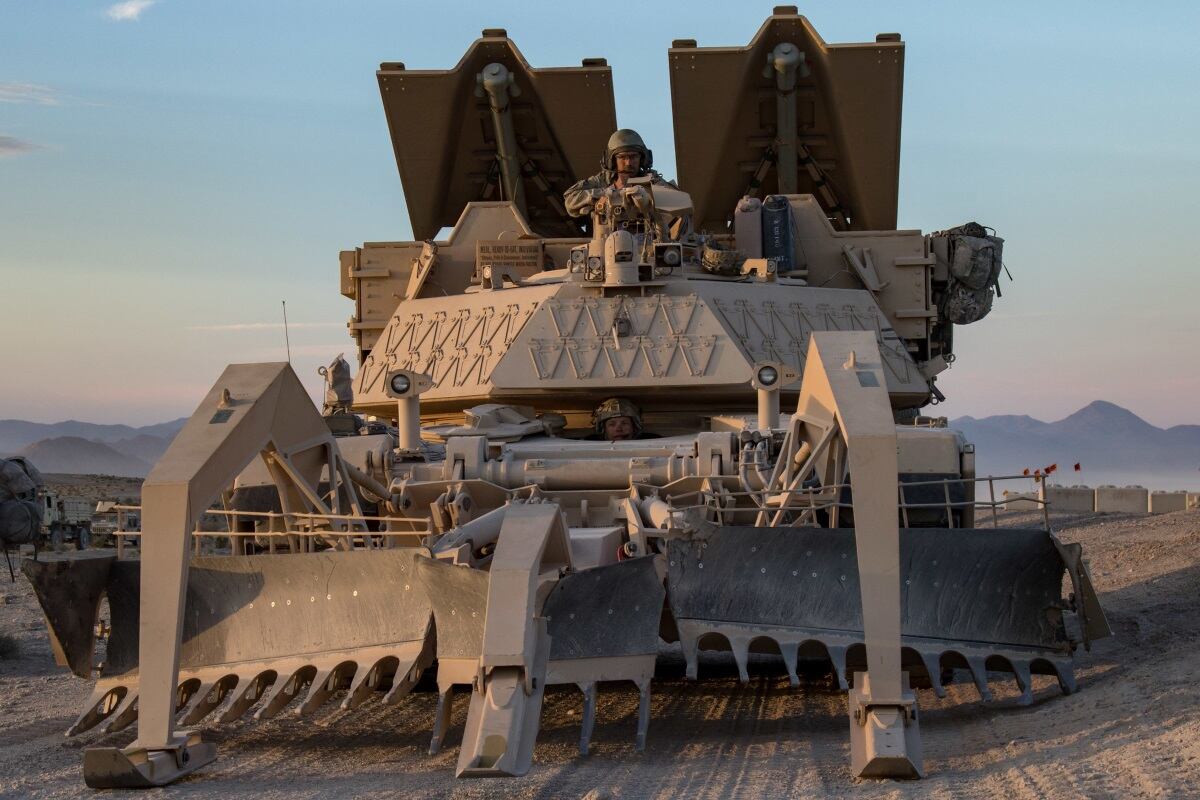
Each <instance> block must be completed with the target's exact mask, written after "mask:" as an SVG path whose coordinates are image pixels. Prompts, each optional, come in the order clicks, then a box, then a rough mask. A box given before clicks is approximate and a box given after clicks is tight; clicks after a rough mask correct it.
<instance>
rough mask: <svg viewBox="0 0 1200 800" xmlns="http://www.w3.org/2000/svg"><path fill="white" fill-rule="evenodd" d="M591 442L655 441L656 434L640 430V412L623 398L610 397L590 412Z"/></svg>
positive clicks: (589, 437)
mask: <svg viewBox="0 0 1200 800" xmlns="http://www.w3.org/2000/svg"><path fill="white" fill-rule="evenodd" d="M592 427H593V429H594V431H595V432H594V433H592V434H591V435H590V436H588V437H587V438H588V439H590V440H593V441H606V442H623V441H627V440H629V439H657V438H659V437H658V434H655V433H647V432H646V431H645V430H643V429H642V412H641V411H639V410H638V407H637V406H635V405H634V404H633V402H632V401H630V400H627V399H625V398H624V397H610V398H608V399H607V400H605V401H604V402H603V403H601V404H600V405H599V406H597V407H596V410H595V411H594V412H592Z"/></svg>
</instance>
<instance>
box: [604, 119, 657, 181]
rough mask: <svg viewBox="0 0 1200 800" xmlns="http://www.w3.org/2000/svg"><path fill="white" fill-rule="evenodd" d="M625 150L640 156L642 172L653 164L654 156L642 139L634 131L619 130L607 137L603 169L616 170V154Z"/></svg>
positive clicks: (627, 129)
mask: <svg viewBox="0 0 1200 800" xmlns="http://www.w3.org/2000/svg"><path fill="white" fill-rule="evenodd" d="M626 150H634V151H636V152H638V153H641V155H642V172H646V171H647V170H649V169H650V167H651V166H652V165H653V163H654V154H653V153H652V152H650V149H649V148H648V147H646V143H645V142H643V141H642V137H641V136H639V135H638V132H637V131H635V130H630V129H629V128H621V129H620V130H618V131H613V134H612V136H609V137H608V147H606V148H605V149H604V168H605V169H609V170H616V168H617V153H621V152H624V151H626Z"/></svg>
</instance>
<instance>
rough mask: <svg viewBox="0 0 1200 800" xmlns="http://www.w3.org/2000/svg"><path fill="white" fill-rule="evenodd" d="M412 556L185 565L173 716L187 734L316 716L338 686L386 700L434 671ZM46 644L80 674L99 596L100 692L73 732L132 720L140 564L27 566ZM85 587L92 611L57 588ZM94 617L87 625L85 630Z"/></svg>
mask: <svg viewBox="0 0 1200 800" xmlns="http://www.w3.org/2000/svg"><path fill="white" fill-rule="evenodd" d="M419 552H420V551H419V550H417V549H415V548H406V549H401V548H397V549H392V550H374V551H363V550H358V551H349V552H345V551H332V550H331V551H326V552H321V553H313V554H305V555H275V556H271V555H256V556H215V557H202V558H196V559H193V561H192V564H191V569H190V570H189V571H188V578H187V595H186V601H185V606H184V607H185V613H184V626H183V643H182V648H181V651H180V661H179V678H178V687H177V692H176V713H177V717H178V720H179V724H181V725H184V726H191V725H195V724H197V723H200V722H201V721H203V720H205V719H208V718H210V717H215V718H216V720H217V721H219V722H229V721H232V720H234V719H237V718H238V717H241V716H242V715H244V714H247V713H248V712H251V710H253V714H254V717H255V718H256V719H269V718H271V717H274V716H276V715H278V714H280V713H282V712H284V711H285V710H287V709H289V707H291V708H292V710H294V712H295V713H297V714H302V715H303V714H311V713H313V712H315V711H317V709H319V708H320V707H322V706H323V705H324V704H325V703H327V702H328V701H329V700H331V699H333V697H334V696H335V694H337V693H338V692H339V691H340V690H342V689H345V690H346V692H345V694H344V695H338V696H340V697H342V698H343V699H342V700H341V703H340V706H341V708H343V709H350V708H354V707H356V706H358V705H361V704H362V703H363V702H365V701H366V700H368V699H369V698H370V697H371V696H373V695H375V694H376V692H377V691H378V692H382V691H384V690H387V694H386V695H384V697H385V698H386V699H388V700H390V701H393V702H394V701H395V700H396V699H397V698H398V697H399V696H401V695H403V694H404V693H405V692H407V691H408V690H409V689H410V688H411V687H412V686H413V684H414V683H415V682H416V680H417V679H418V678H419V677H420V674H421V672H422V671H423V670H424V669H425V668H426V667H428V666H429V665H430V664H431V663H432V659H433V643H432V640H431V619H432V617H431V612H430V606H429V600H428V598H427V597H426V595H425V591H424V587H423V586H422V584H421V583H420V581H419V580H417V576H416V573H415V564H414V560H415V559H417V558H419V557H420V556H419V555H418V553H419ZM24 568H25V572H26V574H27V575H28V576H29V577H30V580H31V581H32V582H33V585H34V587H35V590H36V591H37V594H38V597H39V600H40V601H41V602H42V607H43V609H44V610H45V612H46V618H47V621H48V623H49V625H50V629H51V633H52V636H53V640H54V641H56V642H59V643H60V644H61V649H62V650H63V651H64V653H66V654H67V660H68V662H69V663H70V665H71V666H72V669H74V670H75V671H76V673H77V674H82V675H85V676H87V675H89V674H90V671H91V662H90V660H91V659H93V658H94V655H93V654H94V651H95V639H94V624H95V620H96V617H97V610H98V603H99V597H100V593H101V591H102V592H103V593H106V594H107V596H108V599H109V611H110V617H111V621H110V633H109V636H108V640H107V646H106V648H105V654H104V660H103V663H102V665H101V667H100V669H99V677H98V679H97V682H96V687H95V689H94V691H93V693H92V695H91V697H90V698H89V699H88V701H87V704H86V706H85V708H84V710H83V713H82V714H81V715H80V717H79V719H78V720H76V722H75V723H74V724H73V725H72V726H71V728H70V729H69V730H68V733H69V734H76V733H81V732H83V731H86V730H89V729H91V728H95V727H97V726H100V725H103V726H104V727H103V730H104V731H105V732H113V731H117V730H120V729H122V728H125V727H127V726H129V725H130V724H132V723H133V722H134V721H136V719H137V716H138V714H137V697H138V677H139V676H138V669H137V666H138V645H139V630H138V628H139V608H140V586H141V564H140V563H139V562H138V561H118V560H116V559H115V558H112V557H108V558H104V557H93V558H87V559H78V560H73V561H57V562H55V561H51V562H32V561H29V562H26V564H25V567H24ZM71 586H86V587H88V591H86V592H85V596H86V597H87V599H88V600H89V604H88V606H87V607H84V606H83V605H81V603H80V602H79V598H78V597H76V598H74V599H72V598H71V597H69V596H67V595H65V594H64V593H63V589H64V588H69V587H71ZM88 620H90V621H91V622H90V624H89V625H88V626H86V627H85V625H84V623H85V622H87V621H88Z"/></svg>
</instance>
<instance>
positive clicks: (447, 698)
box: [429, 683, 454, 756]
mask: <svg viewBox="0 0 1200 800" xmlns="http://www.w3.org/2000/svg"><path fill="white" fill-rule="evenodd" d="M453 712H454V685H453V684H448V685H446V686H444V687H443V686H442V685H441V684H440V683H439V684H438V700H437V709H436V710H435V711H434V712H433V735H432V737H430V740H429V755H431V756H436V755H437V754H438V753H440V752H441V751H442V745H443V744H445V743H446V731H447V730H449V728H450V716H451V714H453Z"/></svg>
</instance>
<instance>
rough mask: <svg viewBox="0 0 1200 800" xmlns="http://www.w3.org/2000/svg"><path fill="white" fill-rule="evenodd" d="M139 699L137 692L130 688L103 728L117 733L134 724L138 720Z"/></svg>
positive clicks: (107, 731)
mask: <svg viewBox="0 0 1200 800" xmlns="http://www.w3.org/2000/svg"><path fill="white" fill-rule="evenodd" d="M137 700H138V696H137V692H136V691H134V690H132V689H130V691H129V693H128V694H126V695H125V697H123V698H122V699H121V704H120V705H118V706H117V707H116V708H115V709H114V710H113V712H112V715H111V716H109V718H108V721H107V722H106V723H105V725H104V727H103V728H102V729H101V730H102V731H103V732H104V733H116V732H117V731H121V730H125V729H126V728H128V727H129V726H130V725H132V724H133V723H134V722H135V721H136V720H137Z"/></svg>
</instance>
